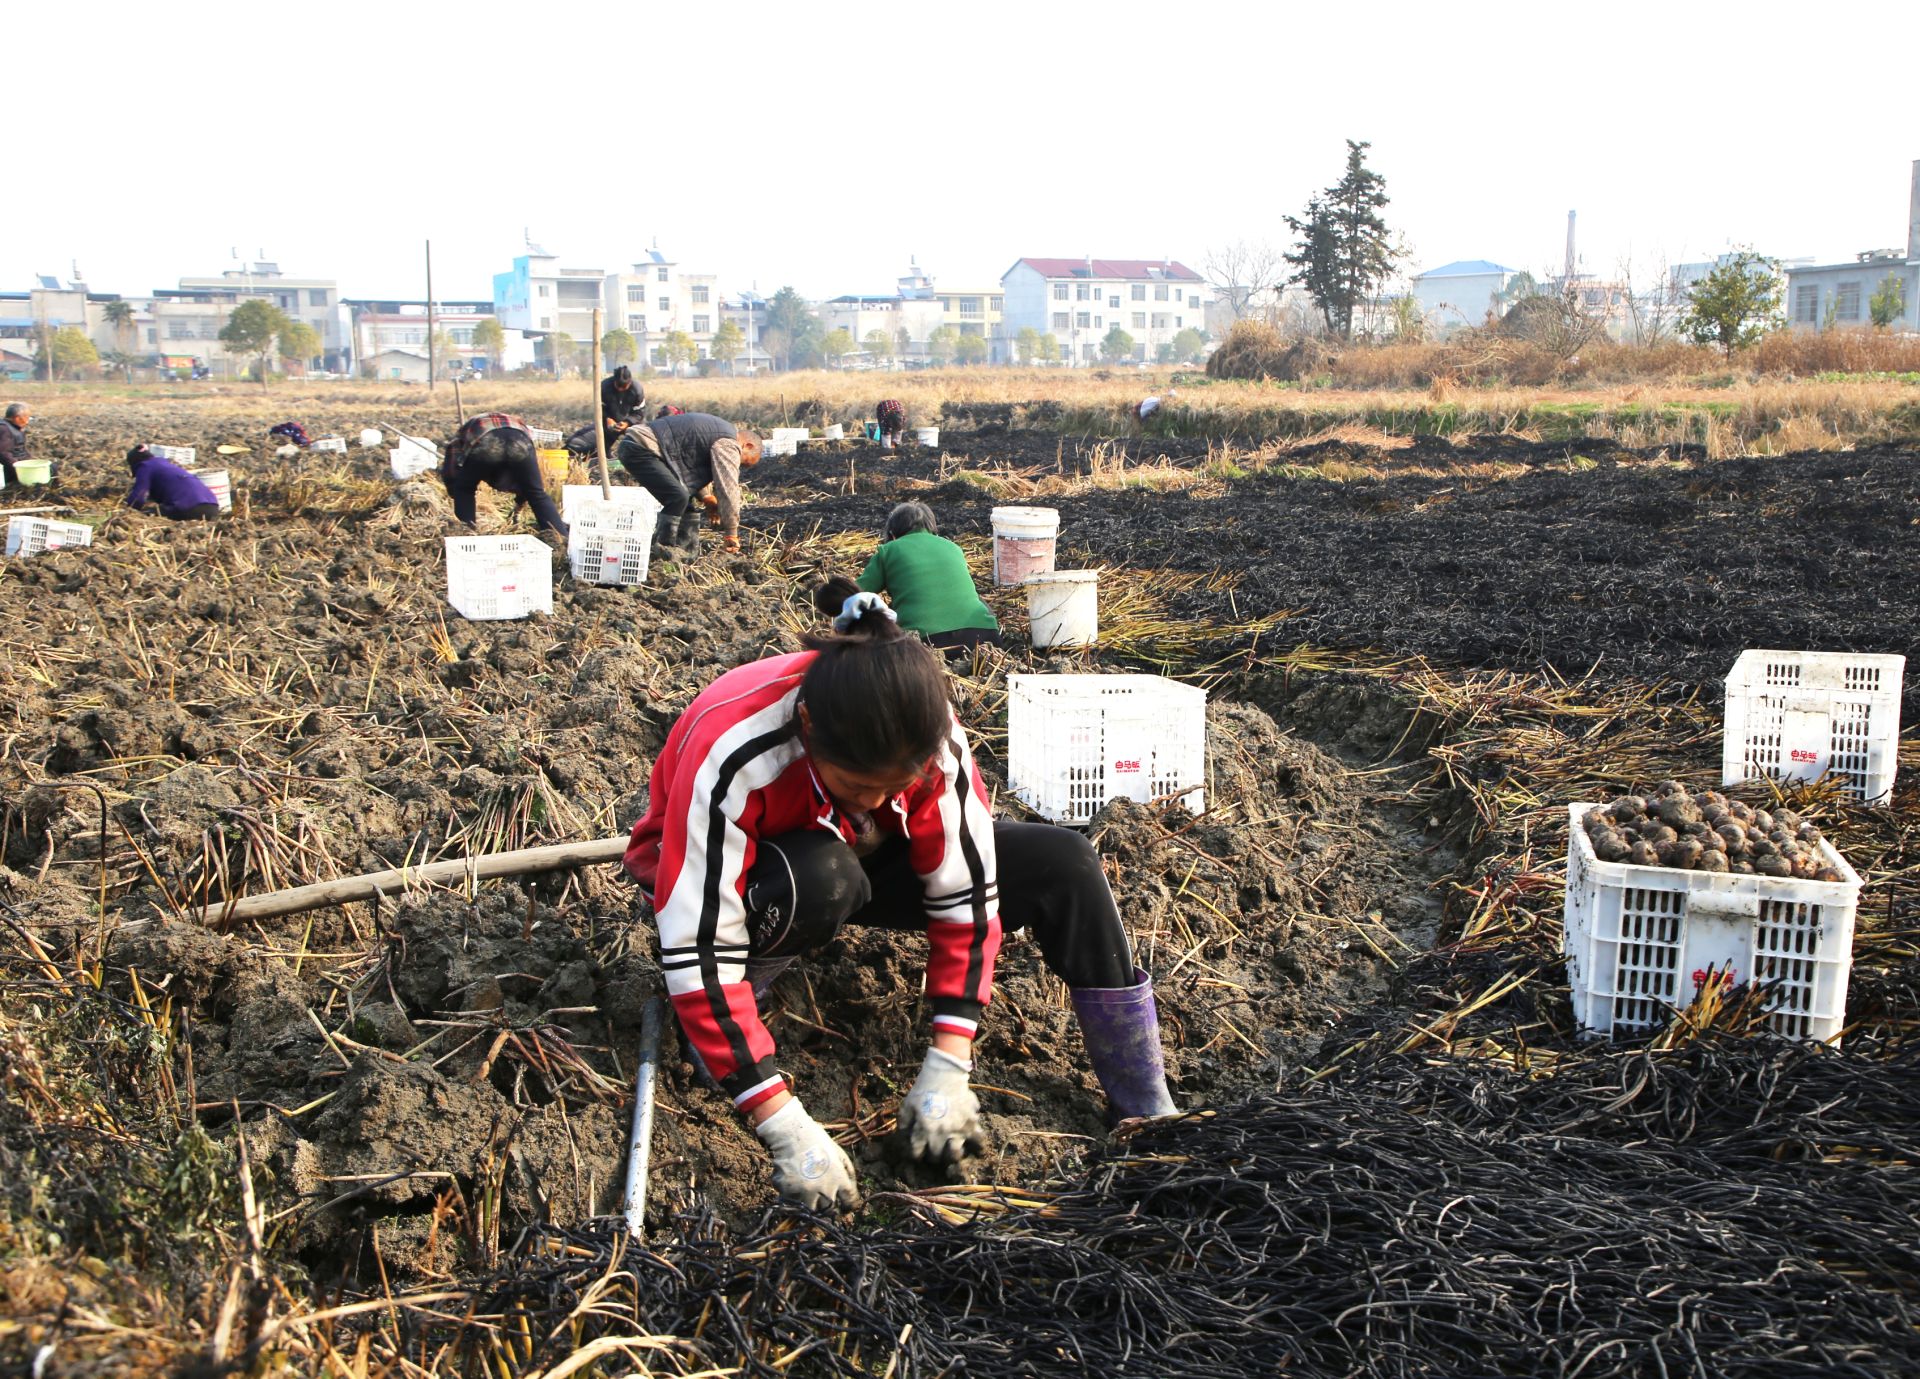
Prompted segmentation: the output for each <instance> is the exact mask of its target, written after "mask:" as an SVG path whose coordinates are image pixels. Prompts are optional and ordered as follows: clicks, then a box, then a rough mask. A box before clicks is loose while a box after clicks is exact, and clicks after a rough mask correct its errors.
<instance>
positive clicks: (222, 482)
mask: <svg viewBox="0 0 1920 1379" xmlns="http://www.w3.org/2000/svg"><path fill="white" fill-rule="evenodd" d="M200 482H201V483H203V484H205V485H206V486H207V487H208V488H210V489H212V490H213V501H214V502H216V503H218V504H219V505H220V511H222V512H232V511H233V476H232V474H231V473H229V472H228V471H227V470H224V469H209V470H208V471H207V472H206V473H205V474H202V475H201V476H200Z"/></svg>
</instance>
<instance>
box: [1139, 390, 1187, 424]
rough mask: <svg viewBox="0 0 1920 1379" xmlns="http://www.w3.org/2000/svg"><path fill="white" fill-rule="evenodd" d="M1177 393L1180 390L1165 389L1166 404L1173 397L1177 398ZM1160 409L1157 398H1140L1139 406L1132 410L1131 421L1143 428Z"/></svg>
mask: <svg viewBox="0 0 1920 1379" xmlns="http://www.w3.org/2000/svg"><path fill="white" fill-rule="evenodd" d="M1179 393H1180V390H1179V389H1178V388H1169V389H1167V398H1166V400H1167V401H1168V402H1171V401H1173V399H1174V398H1175V397H1177V396H1179ZM1160 407H1161V400H1160V399H1159V398H1157V397H1146V398H1142V399H1140V403H1139V405H1138V406H1136V407H1135V408H1134V409H1133V419H1134V421H1136V422H1137V423H1139V424H1140V425H1141V426H1145V425H1146V424H1147V423H1148V422H1149V421H1151V420H1152V419H1153V414H1154V413H1155V412H1157V411H1159V410H1160Z"/></svg>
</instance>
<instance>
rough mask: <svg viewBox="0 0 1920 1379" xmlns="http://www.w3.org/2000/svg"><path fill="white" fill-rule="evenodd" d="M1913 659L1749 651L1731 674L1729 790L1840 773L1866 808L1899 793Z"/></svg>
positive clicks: (1724, 773) (1725, 759) (1725, 780)
mask: <svg viewBox="0 0 1920 1379" xmlns="http://www.w3.org/2000/svg"><path fill="white" fill-rule="evenodd" d="M1906 667H1907V658H1906V657H1905V656H1867V655H1856V654H1855V653H1853V652H1846V651H1743V652H1741V653H1740V659H1739V660H1737V661H1735V662H1734V663H1733V669H1732V670H1731V671H1730V672H1729V673H1728V675H1727V710H1726V735H1725V737H1724V739H1723V740H1722V745H1721V753H1720V780H1721V783H1722V784H1724V785H1738V784H1739V783H1740V782H1741V781H1746V780H1754V779H1758V778H1771V779H1774V780H1818V779H1819V778H1820V777H1821V776H1825V775H1831V776H1832V777H1834V778H1835V779H1836V780H1838V781H1839V782H1840V783H1842V784H1843V785H1844V786H1845V787H1846V790H1847V793H1849V794H1850V795H1852V796H1853V797H1854V798H1856V799H1858V800H1862V801H1864V802H1865V803H1867V804H1885V803H1886V802H1887V800H1888V797H1889V796H1891V795H1892V793H1893V773H1894V770H1895V767H1896V766H1897V765H1898V762H1899V757H1900V685H1901V680H1902V678H1903V677H1904V675H1905V673H1906Z"/></svg>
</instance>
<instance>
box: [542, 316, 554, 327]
mask: <svg viewBox="0 0 1920 1379" xmlns="http://www.w3.org/2000/svg"><path fill="white" fill-rule="evenodd" d="M540 329H542V330H552V329H553V317H551V316H542V317H541V318H540Z"/></svg>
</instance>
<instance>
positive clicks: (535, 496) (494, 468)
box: [447, 456, 567, 536]
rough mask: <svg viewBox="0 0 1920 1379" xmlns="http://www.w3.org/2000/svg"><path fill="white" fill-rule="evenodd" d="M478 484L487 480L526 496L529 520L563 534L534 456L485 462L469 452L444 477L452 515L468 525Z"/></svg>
mask: <svg viewBox="0 0 1920 1379" xmlns="http://www.w3.org/2000/svg"><path fill="white" fill-rule="evenodd" d="M481 484H489V485H491V486H492V487H494V488H497V489H499V490H500V491H501V492H502V493H511V494H513V495H515V496H516V497H519V498H524V499H525V500H526V503H527V506H528V507H530V508H532V509H533V520H534V521H535V522H536V523H538V524H539V525H540V526H541V527H542V528H551V529H552V530H554V531H557V532H559V533H560V534H561V535H562V536H565V535H566V534H567V524H566V523H565V522H562V521H561V520H560V509H558V508H556V507H555V506H554V505H553V498H552V496H551V495H550V494H549V493H548V492H547V483H546V480H545V478H543V477H542V475H541V473H540V461H539V459H538V458H535V457H526V458H522V459H518V460H513V459H508V460H500V461H496V462H492V463H489V462H488V461H486V460H484V459H477V458H475V457H472V456H469V457H468V458H467V460H466V462H465V463H463V464H462V465H461V466H460V469H459V472H458V473H456V474H455V475H454V476H453V478H451V479H449V480H448V481H447V493H448V494H449V495H450V496H451V497H452V498H453V515H454V516H455V517H458V518H459V519H460V520H461V521H462V522H465V523H466V524H467V525H468V526H472V525H473V518H474V494H475V493H476V492H478V491H479V488H480V485H481Z"/></svg>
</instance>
